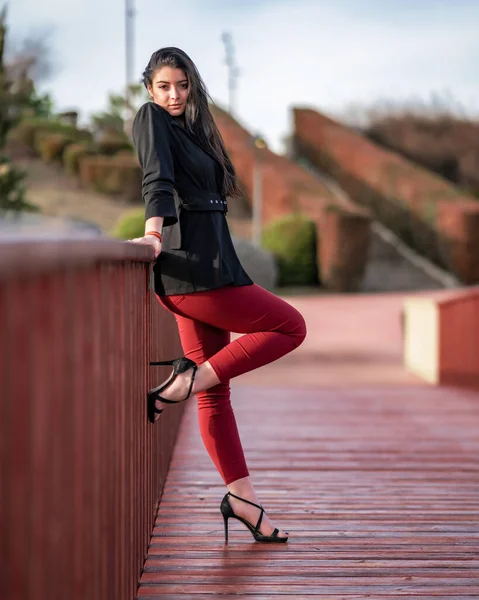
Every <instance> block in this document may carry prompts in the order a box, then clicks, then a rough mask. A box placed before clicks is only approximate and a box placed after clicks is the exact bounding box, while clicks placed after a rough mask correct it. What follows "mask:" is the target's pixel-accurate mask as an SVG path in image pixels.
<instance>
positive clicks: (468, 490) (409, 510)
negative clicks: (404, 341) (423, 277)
mask: <svg viewBox="0 0 479 600" xmlns="http://www.w3.org/2000/svg"><path fill="white" fill-rule="evenodd" d="M290 301H291V302H292V303H293V304H295V305H297V306H298V307H299V308H300V309H301V310H302V311H303V312H304V314H305V316H306V319H307V322H308V327H309V338H308V340H307V342H305V344H304V345H303V346H302V347H301V348H300V349H298V351H297V352H296V353H294V354H293V355H291V356H289V357H285V358H284V359H282V360H281V361H278V363H276V364H275V365H271V366H269V367H266V368H264V369H262V370H261V371H262V373H261V375H260V371H258V372H255V373H251V374H248V375H245V376H243V377H241V378H239V379H238V380H237V382H235V385H234V387H233V404H234V407H235V412H236V415H237V419H238V422H239V427H240V432H241V434H242V439H243V443H244V447H245V451H246V454H247V459H248V462H249V465H250V470H251V475H252V476H253V478H254V481H255V483H256V486H257V488H258V490H259V495H260V498H261V499H262V502H263V503H264V505H265V507H266V508H267V509H268V513H269V514H270V515H271V516H272V518H273V520H274V521H275V522H276V523H277V524H278V526H280V527H282V528H283V529H285V530H287V531H289V533H290V541H289V542H288V544H287V545H284V546H283V545H279V546H268V545H262V544H256V543H255V542H254V541H253V540H252V537H251V536H250V534H249V532H248V531H247V530H246V529H245V528H244V527H242V526H241V524H240V523H237V522H236V524H234V523H235V522H234V521H233V522H231V523H232V525H231V526H230V543H229V545H228V546H225V545H224V539H223V522H222V517H221V514H220V512H219V504H220V500H221V498H222V496H223V494H224V487H223V485H222V482H221V481H220V478H219V476H218V474H217V473H216V471H215V470H214V468H213V467H212V464H211V463H210V459H209V457H208V456H207V455H206V452H205V450H204V448H203V446H202V443H201V440H200V437H199V433H198V428H197V423H196V414H195V403H194V402H191V403H190V405H189V406H188V408H187V411H186V414H185V418H184V421H183V424H182V429H181V431H180V437H179V440H178V443H177V446H176V451H175V454H174V459H173V462H172V465H171V469H170V473H169V476H168V480H167V484H166V488H165V492H164V496H163V499H162V501H161V507H160V510H159V514H158V519H157V522H156V527H155V530H154V532H153V537H152V539H151V545H150V551H149V555H148V558H147V561H146V564H145V571H144V574H143V577H142V580H141V585H140V588H139V591H138V597H139V598H141V599H142V600H147V599H154V598H169V599H170V600H176V599H180V598H182V599H183V598H194V599H195V600H201V599H203V598H214V597H221V598H222V599H228V598H237V597H239V596H245V597H249V598H254V599H257V600H261V599H263V598H265V599H266V598H267V599H268V600H271V599H275V598H277V599H280V598H281V600H284V599H293V598H295V599H301V598H310V597H311V596H317V597H324V598H328V599H340V598H341V599H345V600H346V599H347V600H358V599H363V598H364V599H365V598H369V599H371V598H372V599H378V600H379V599H382V598H386V599H387V600H394V599H396V598H397V599H399V598H401V599H403V598H414V599H418V600H426V599H431V600H432V599H437V598H441V597H442V598H448V599H449V600H462V599H464V600H465V599H466V598H467V599H471V598H476V599H477V598H479V458H478V457H479V393H476V392H472V391H466V390H455V389H448V388H441V389H439V388H433V387H429V386H426V385H424V384H423V383H421V382H419V381H418V380H416V379H414V378H412V377H411V376H409V375H407V374H406V373H404V371H403V370H402V369H401V366H400V362H401V361H400V347H401V343H400V329H399V319H398V318H397V317H398V311H399V307H400V305H401V298H400V297H397V296H381V297H374V298H372V299H369V302H368V299H367V298H365V297H360V298H354V297H351V296H349V297H348V298H334V297H327V298H320V299H316V298H308V299H294V300H293V299H291V300H290ZM373 327H374V329H373Z"/></svg>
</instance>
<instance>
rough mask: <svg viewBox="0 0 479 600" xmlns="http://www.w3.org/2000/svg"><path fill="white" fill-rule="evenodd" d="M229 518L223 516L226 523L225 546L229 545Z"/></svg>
mask: <svg viewBox="0 0 479 600" xmlns="http://www.w3.org/2000/svg"><path fill="white" fill-rule="evenodd" d="M228 518H229V517H225V515H223V519H224V522H225V544H227V543H228Z"/></svg>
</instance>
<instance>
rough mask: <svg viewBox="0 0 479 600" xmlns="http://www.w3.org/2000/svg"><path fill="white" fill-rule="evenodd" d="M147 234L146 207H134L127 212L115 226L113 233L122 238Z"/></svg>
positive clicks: (126, 238)
mask: <svg viewBox="0 0 479 600" xmlns="http://www.w3.org/2000/svg"><path fill="white" fill-rule="evenodd" d="M144 234H145V209H144V208H134V209H132V210H129V211H127V212H125V213H124V214H123V215H122V216H121V217H120V218H119V219H118V222H117V223H116V225H115V227H114V228H113V231H112V235H113V236H114V237H116V238H120V239H121V240H131V239H133V238H137V237H143V235H144Z"/></svg>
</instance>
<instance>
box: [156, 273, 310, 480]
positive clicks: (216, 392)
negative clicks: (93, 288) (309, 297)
mask: <svg viewBox="0 0 479 600" xmlns="http://www.w3.org/2000/svg"><path fill="white" fill-rule="evenodd" d="M158 299H159V301H160V303H161V304H162V305H163V306H164V307H165V308H167V309H168V310H169V311H171V312H173V313H174V314H175V318H176V321H177V323H178V331H179V335H180V340H181V345H182V347H183V352H184V355H185V356H187V357H188V358H190V359H191V360H194V361H195V362H196V363H197V364H201V363H203V362H206V361H209V362H210V364H211V366H212V367H213V369H214V371H215V372H216V374H217V375H218V378H219V380H220V383H219V384H218V385H216V386H214V387H212V388H210V389H209V390H206V391H204V392H200V393H198V394H197V398H198V419H199V427H200V433H201V437H202V439H203V442H204V444H205V447H206V449H207V451H208V453H209V455H210V456H211V459H212V460H213V462H214V464H215V465H216V468H217V469H218V472H219V473H220V475H221V476H222V477H223V480H224V481H225V483H226V484H229V483H231V482H233V481H236V480H237V479H241V478H242V477H247V476H248V467H247V466H246V461H245V457H244V453H243V448H242V446H241V441H240V438H239V434H238V428H237V426H236V420H235V417H234V413H233V409H232V407H231V402H230V385H229V382H230V379H232V378H233V377H237V376H238V375H241V374H243V373H246V372H248V371H251V370H253V369H257V368H258V367H261V366H262V365H266V364H268V363H270V362H272V361H274V360H276V359H278V358H280V357H281V356H284V355H285V354H287V353H288V352H291V351H292V350H294V349H295V348H297V347H298V346H299V345H300V344H301V342H302V341H303V340H304V338H305V337H306V325H305V322H304V319H303V317H302V316H301V314H300V313H299V312H298V311H297V310H296V309H295V308H293V307H292V306H291V305H290V304H288V303H287V302H285V301H284V300H282V299H281V298H278V297H277V296H275V295H274V294H271V293H270V292H268V291H266V290H265V289H263V288H261V287H260V286H258V285H256V284H255V285H247V286H240V287H234V286H227V287H222V288H218V289H215V290H211V291H206V292H196V293H194V294H186V295H180V296H165V297H161V298H160V297H158ZM231 331H233V332H235V333H244V334H246V335H243V336H242V337H240V338H238V339H236V340H234V341H233V342H230V332H231Z"/></svg>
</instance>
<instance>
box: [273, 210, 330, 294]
mask: <svg viewBox="0 0 479 600" xmlns="http://www.w3.org/2000/svg"><path fill="white" fill-rule="evenodd" d="M262 245H263V247H264V248H265V249H266V250H268V251H270V252H271V253H272V254H273V255H274V256H275V258H276V261H277V264H278V271H279V273H278V285H279V286H286V285H317V284H318V283H319V277H318V261H317V242H316V226H315V224H314V222H313V221H311V219H309V218H308V217H306V216H304V215H300V214H290V215H286V216H284V217H281V218H279V219H276V220H274V221H271V222H270V223H269V224H268V225H267V226H266V227H265V228H264V230H263V236H262Z"/></svg>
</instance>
